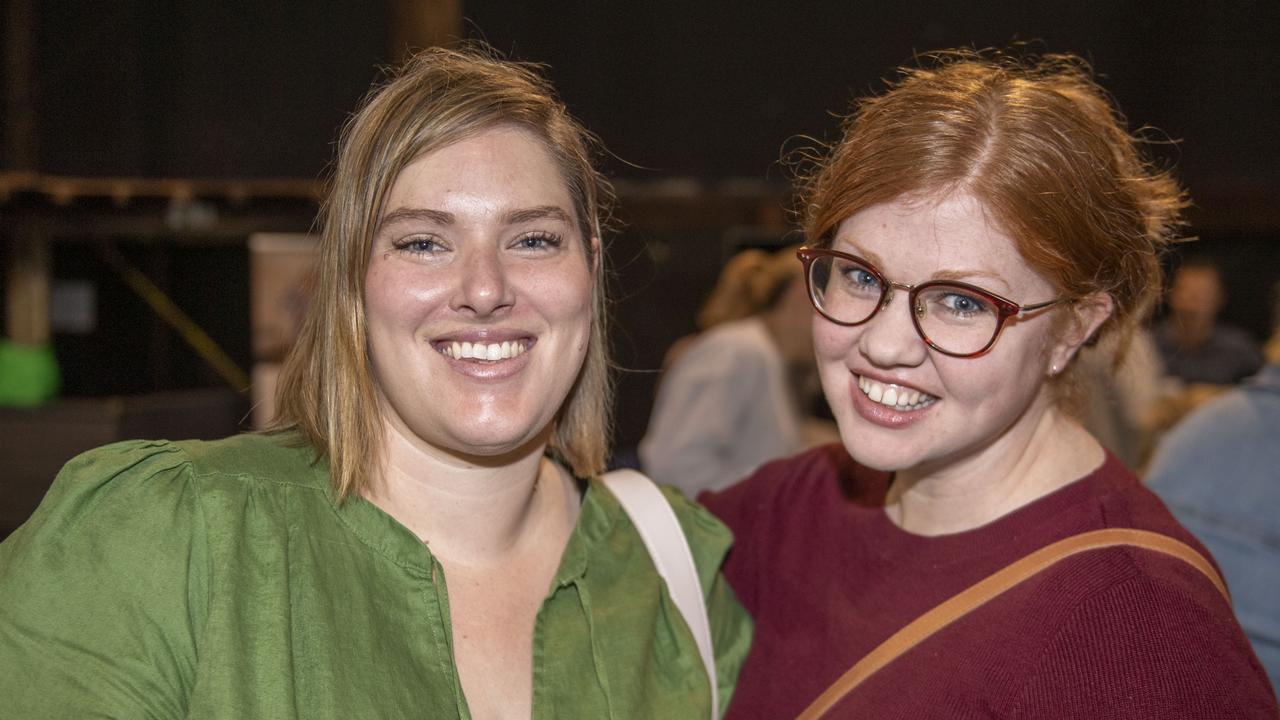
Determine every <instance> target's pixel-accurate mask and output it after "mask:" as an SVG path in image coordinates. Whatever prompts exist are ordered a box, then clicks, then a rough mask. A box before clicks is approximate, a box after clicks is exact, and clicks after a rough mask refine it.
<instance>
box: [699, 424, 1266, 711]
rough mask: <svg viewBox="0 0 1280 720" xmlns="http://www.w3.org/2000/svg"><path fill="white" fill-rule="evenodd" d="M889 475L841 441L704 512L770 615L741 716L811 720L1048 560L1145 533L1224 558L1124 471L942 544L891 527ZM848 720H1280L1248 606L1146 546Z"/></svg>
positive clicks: (934, 655)
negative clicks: (730, 540) (847, 678)
mask: <svg viewBox="0 0 1280 720" xmlns="http://www.w3.org/2000/svg"><path fill="white" fill-rule="evenodd" d="M889 479H890V478H889V475H887V474H885V473H880V472H875V471H871V470H868V469H867V468H864V467H861V466H859V465H857V463H855V462H854V461H853V460H852V458H850V457H849V455H848V454H847V452H846V451H845V450H844V448H843V447H840V446H827V447H823V448H818V449H816V450H813V451H810V452H807V453H804V454H802V455H799V456H796V457H794V458H791V459H787V460H781V461H777V462H774V463H770V464H768V465H765V466H763V467H762V468H761V469H760V470H758V471H757V472H756V473H755V474H754V475H752V476H751V477H750V478H748V479H747V480H746V481H744V482H743V483H741V484H739V485H737V486H735V487H732V488H730V489H728V490H726V491H723V492H721V493H717V494H704V495H703V496H702V498H701V499H702V501H703V502H704V504H706V506H707V507H709V508H710V509H711V510H712V512H713V513H715V514H716V515H717V516H719V517H720V518H721V519H722V520H723V521H724V522H725V523H726V524H728V525H729V527H730V528H731V529H732V530H733V531H734V534H735V536H736V538H737V542H736V545H735V547H734V549H733V551H732V552H731V553H730V557H729V560H728V562H727V565H726V576H727V577H728V579H729V582H730V584H731V585H732V586H733V588H734V590H735V591H736V592H737V594H738V596H739V598H740V599H741V600H742V602H743V603H744V604H745V605H746V607H747V609H748V610H749V611H750V612H751V614H752V615H753V616H754V617H755V619H756V628H757V629H756V637H755V644H754V646H753V647H752V649H751V653H750V655H749V656H748V659H747V663H746V666H745V667H744V669H743V672H742V675H741V677H740V679H739V685H738V690H737V694H736V695H735V697H734V702H733V705H732V707H731V708H730V710H729V713H728V715H727V720H749V719H754V718H760V719H765V718H768V719H770V720H776V719H777V718H791V717H795V716H796V715H797V714H798V713H799V712H800V711H801V710H802V709H804V708H805V707H806V706H807V705H808V704H809V703H810V702H812V700H813V699H814V698H816V697H817V696H818V695H819V694H820V693H822V691H823V690H824V689H826V688H827V687H828V686H829V685H830V684H831V683H832V682H833V681H835V680H836V679H837V678H838V677H840V675H841V674H843V673H844V671H845V670H846V669H848V668H849V667H850V666H851V665H853V664H854V663H855V662H856V661H857V660H859V659H860V658H862V657H863V656H864V655H866V654H867V653H868V652H870V651H871V650H872V649H873V648H875V647H876V646H877V645H879V644H880V643H881V642H882V641H884V640H885V639H886V638H888V637H889V636H890V635H891V634H893V633H894V632H896V631H897V630H898V629H899V628H901V627H903V626H904V625H906V624H907V623H909V622H911V621H912V620H914V619H915V618H916V617H918V616H920V615H921V614H923V613H924V612H926V611H928V610H929V609H931V608H933V607H934V606H935V605H937V604H939V603H941V602H942V601H944V600H946V599H947V598H949V597H951V596H953V595H955V594H956V593H958V592H960V591H961V590H963V589H965V588H967V587H969V586H970V585H972V584H973V583H975V582H977V581H979V580H981V579H983V578H985V577H987V576H988V575H990V574H991V573H993V572H995V571H997V570H999V569H1001V568H1003V567H1004V566H1006V565H1008V564H1009V563H1011V562H1013V561H1014V560H1017V559H1019V558H1021V557H1023V556H1025V555H1027V554H1028V553H1030V552H1032V551H1033V550H1035V549H1038V548H1040V547H1043V546H1045V545H1048V544H1049V543H1051V542H1053V541H1055V540H1058V539H1061V538H1064V537H1067V536H1070V535H1074V534H1077V533H1081V532H1086V531H1089V530H1096V529H1101V528H1138V529H1143V530H1150V531H1155V532H1159V533H1164V534H1167V535H1170V536H1172V537H1174V538H1177V539H1179V540H1181V541H1183V542H1185V543H1187V544H1189V545H1191V546H1192V547H1193V548H1195V549H1197V550H1199V551H1200V552H1202V553H1204V554H1205V555H1206V556H1208V552H1207V551H1206V550H1205V549H1204V547H1203V546H1202V545H1200V543H1199V542H1198V541H1196V540H1195V538H1193V537H1192V536H1191V535H1190V534H1189V533H1188V532H1187V531H1186V530H1185V529H1183V528H1182V526H1181V525H1179V524H1178V523H1177V521H1176V520H1174V519H1173V517H1172V516H1171V515H1170V514H1169V512H1168V511H1167V510H1166V509H1165V507H1164V505H1163V504H1162V503H1161V502H1160V500H1159V499H1158V498H1156V497H1155V496H1154V495H1153V494H1152V493H1151V492H1149V491H1148V490H1146V489H1145V488H1144V487H1142V485H1141V484H1140V483H1139V481H1138V480H1137V478H1136V477H1135V476H1134V475H1133V474H1132V473H1131V472H1130V471H1128V470H1127V469H1126V468H1125V467H1124V466H1123V465H1122V464H1121V463H1120V462H1119V461H1118V460H1116V459H1115V458H1114V457H1113V456H1110V455H1109V456H1108V457H1107V459H1106V461H1105V462H1104V463H1103V464H1102V465H1101V466H1100V467H1099V468H1098V469H1096V470H1095V471H1093V472H1092V473H1090V474H1089V475H1087V476H1085V477H1083V478H1080V479H1078V480H1076V481H1075V482H1073V483H1071V484H1069V485H1067V486H1065V487H1063V488H1061V489H1059V490H1057V491H1055V492H1053V493H1051V494H1049V495H1047V496H1045V497H1043V498H1040V499H1039V500H1037V501H1035V502H1032V503H1030V504H1028V505H1026V506H1024V507H1022V508H1020V509H1018V510H1016V511H1014V512H1012V513H1009V514H1007V515H1005V516H1004V517H1001V518H999V519H997V520H995V521H993V522H991V523H989V524H987V525H985V526H982V527H979V528H976V529H973V530H969V531H965V532H960V533H955V534H951V535H943V536H936V537H925V536H920V535H915V534H912V533H909V532H906V531H904V530H903V529H901V528H899V527H897V526H896V525H894V524H893V522H891V521H890V520H889V518H888V516H887V515H886V514H885V511H884V499H885V494H886V491H887V489H888V484H889ZM827 717H828V718H910V719H911V720H927V719H929V718H948V719H951V720H955V719H958V718H1080V719H1081V720H1083V719H1085V718H1088V719H1089V720H1107V719H1109V718H1116V719H1117V720H1118V719H1120V718H1124V719H1126V720H1135V719H1142V718H1205V719H1208V718H1275V717H1277V709H1276V699H1275V694H1274V692H1273V690H1272V689H1271V687H1270V685H1269V683H1268V681H1267V679H1266V676H1265V674H1264V672H1263V670H1262V668H1261V666H1260V665H1259V663H1258V661H1257V659H1256V657H1255V656H1254V654H1253V652H1252V651H1251V650H1250V648H1249V644H1248V642H1247V641H1246V640H1245V637H1244V635H1243V634H1242V632H1241V630H1240V627H1239V625H1238V624H1237V622H1236V620H1235V617H1234V616H1233V614H1232V611H1231V608H1230V606H1229V604H1228V603H1227V601H1226V600H1225V599H1224V598H1223V597H1222V596H1221V595H1220V594H1219V593H1218V591H1217V590H1216V589H1215V588H1214V586H1213V585H1212V584H1211V583H1210V582H1209V580H1208V579H1206V578H1205V577H1204V576H1203V575H1202V574H1201V573H1200V572H1199V571H1197V570H1195V569H1194V568H1192V567H1191V566H1190V565H1188V564H1186V563H1185V562H1183V561H1181V560H1178V559H1174V558H1172V557H1168V556H1165V555H1162V554H1158V553H1155V552H1152V551H1147V550H1141V549H1136V548H1131V547H1119V548H1112V549H1104V550H1094V551H1090V552H1087V553H1084V554H1082V555H1079V556H1075V557H1072V558H1069V559H1067V560H1064V561H1062V562H1060V563H1058V564H1057V565H1055V566H1053V567H1052V568H1050V569H1048V570H1046V571H1045V572H1042V573H1040V574H1039V575H1037V576H1035V577H1033V578H1032V579H1030V580H1028V581H1026V582H1024V583H1023V584H1021V585H1019V586H1018V587H1016V588H1014V589H1012V590H1010V591H1008V592H1007V593H1005V594H1004V595H1002V596H1000V597H998V598H996V599H995V600H993V601H991V602H990V603H988V604H987V605H985V606H983V607H982V608H979V609H978V610H976V611H975V612H973V613H971V614H970V615H968V616H966V617H964V618H962V619H960V620H958V621H957V622H955V623H953V624H952V625H950V626H949V627H947V628H945V629H943V630H941V631H940V632H939V633H937V634H936V635H934V636H933V637H931V638H929V639H928V640H926V641H925V642H924V643H923V644H921V645H919V646H917V647H915V648H914V649H912V650H910V651H909V652H908V653H907V654H906V655H904V656H902V657H900V658H898V659H897V660H895V661H894V662H893V663H891V664H890V665H888V666H887V667H885V668H883V669H881V670H880V671H879V672H878V673H876V674H875V675H873V676H872V677H870V678H869V679H868V680H867V681H866V682H865V683H864V684H863V685H861V686H859V687H858V688H857V689H855V690H854V692H853V693H851V694H850V695H849V696H847V697H846V698H845V699H844V700H843V701H842V702H841V703H840V704H839V705H838V706H836V707H835V708H834V709H833V710H832V711H831V712H830V713H828V715H827Z"/></svg>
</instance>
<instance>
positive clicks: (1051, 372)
mask: <svg viewBox="0 0 1280 720" xmlns="http://www.w3.org/2000/svg"><path fill="white" fill-rule="evenodd" d="M1057 374H1058V363H1054V364H1052V365H1050V366H1049V375H1050V376H1051V377H1052V376H1054V375H1057Z"/></svg>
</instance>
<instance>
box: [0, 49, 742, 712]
mask: <svg viewBox="0 0 1280 720" xmlns="http://www.w3.org/2000/svg"><path fill="white" fill-rule="evenodd" d="M592 148H593V143H592V141H591V139H590V136H589V135H587V133H586V132H585V130H584V129H583V128H582V127H581V126H579V125H578V124H577V123H576V122H575V121H574V120H573V119H572V118H571V117H570V116H569V115H568V112H567V111H566V109H565V107H564V106H563V105H562V104H561V103H560V101H558V100H557V99H556V98H555V97H554V94H553V91H552V89H551V87H550V86H549V84H548V83H547V82H546V81H545V80H544V79H543V78H542V77H541V76H540V75H539V74H538V73H537V72H536V71H535V70H534V69H533V68H530V67H528V66H525V65H520V64H516V63H510V62H505V61H502V60H500V59H497V58H496V57H494V56H493V55H492V54H491V53H490V52H488V51H485V50H483V49H479V48H475V49H468V50H464V51H450V50H443V49H433V50H428V51H425V52H423V53H421V54H420V55H418V56H417V57H416V58H414V59H413V60H411V61H410V62H409V63H407V64H406V65H405V66H404V67H403V68H402V69H401V71H400V72H399V73H398V74H397V75H396V76H395V77H393V78H392V79H390V81H389V82H388V83H387V84H385V85H383V86H381V87H379V88H377V89H376V90H375V91H374V92H373V93H372V94H371V95H370V96H369V97H368V99H367V101H366V103H365V104H364V106H363V107H362V109H361V110H360V111H359V112H358V113H357V114H356V115H355V116H354V117H353V118H352V119H351V120H350V122H349V123H348V125H347V126H346V128H345V130H344V131H343V135H342V138H341V141H340V143H339V150H338V158H337V162H336V165H335V168H334V171H333V175H332V178H331V180H330V183H329V187H328V193H327V197H326V199H325V202H324V204H323V209H322V217H321V223H320V224H321V247H320V257H319V264H318V268H317V270H318V272H317V282H316V293H317V295H316V299H315V301H314V303H313V304H312V306H311V308H310V310H309V313H308V316H307V319H306V321H305V323H304V326H303V328H302V331H301V334H300V337H299V339H298V343H297V345H296V346H295V348H294V350H293V352H292V354H291V355H290V356H289V359H288V360H287V362H286V365H285V368H284V371H283V374H282V378H281V382H280V388H279V404H278V407H279V409H280V423H281V427H280V429H279V430H278V431H276V432H274V433H267V434H251V435H241V436H237V437H232V438H227V439H224V440H220V441H216V442H194V441H187V442H170V441H164V440H152V441H147V440H143V441H130V442H124V443H118V444H115V445H110V446H107V447H104V448H100V449H97V450H93V451H90V452H88V453H86V454H84V455H81V456H80V457H78V458H76V459H74V460H72V461H71V462H70V463H68V464H67V466H66V467H65V468H64V469H63V471H62V472H61V473H60V474H59V476H58V478H57V480H56V481H55V482H54V485H53V487H52V488H51V489H50V491H49V493H48V495H47V497H46V498H45V500H44V502H43V503H42V504H41V506H40V508H39V509H38V510H37V511H36V513H35V515H34V516H33V517H32V518H31V519H30V520H29V521H28V522H27V523H26V524H24V525H23V526H22V527H20V528H19V529H18V530H17V532H15V533H14V534H13V535H12V536H11V537H10V538H9V539H8V540H6V541H5V542H4V543H3V544H2V545H0V608H3V610H2V611H0V715H4V716H5V717H15V718H84V717H120V718H141V717H148V718H175V719H176V718H187V717H200V718H229V719H230V718H237V719H238V718H273V719H274V718H307V719H308V720H311V719H316V718H343V719H347V718H375V717H377V718H407V717H431V718H453V719H455V720H457V719H460V718H477V719H481V718H489V719H491V718H557V719H560V718H583V719H587V718H591V719H592V720H594V719H595V718H601V717H606V716H608V717H615V718H621V717H628V718H655V717H670V718H701V717H708V716H710V715H711V713H712V712H713V708H712V698H713V697H714V693H713V692H712V687H711V685H710V683H709V682H708V675H709V673H708V672H706V670H705V669H704V667H703V662H702V659H701V657H700V654H699V649H698V648H697V647H696V644H695V639H694V637H693V636H692V634H691V633H690V630H689V629H688V626H687V625H686V623H685V622H684V621H683V620H682V618H681V613H680V612H679V611H678V610H677V609H676V608H675V607H674V606H673V605H672V601H671V598H670V595H669V593H668V592H667V591H666V590H665V589H664V585H663V582H662V580H661V579H660V578H659V576H658V575H657V573H656V572H655V570H654V564H653V562H652V560H651V559H650V556H649V554H648V552H647V551H646V548H645V545H644V544H643V543H642V541H641V538H640V536H639V534H638V533H637V531H636V529H635V527H634V526H633V525H632V524H631V523H630V522H629V521H628V519H627V516H626V515H625V514H624V512H623V510H622V508H621V506H620V505H619V502H618V500H617V498H616V497H615V496H614V495H613V494H612V493H611V492H610V491H609V490H608V489H607V488H606V487H604V485H603V484H602V483H601V482H600V481H599V475H600V473H601V471H602V470H603V466H604V459H605V455H606V449H607V444H608V438H609V428H610V422H611V416H610V413H611V402H610V396H611V391H610V379H609V377H608V353H607V350H606V334H605V314H604V308H605V297H604V282H603V277H604V258H603V249H602V245H601V243H602V237H601V236H602V213H604V211H605V209H606V207H607V201H608V200H609V199H610V197H611V193H610V190H609V188H608V184H607V182H606V181H605V180H604V178H603V177H601V176H600V175H599V174H598V172H597V171H596V170H595V168H594V167H593V164H592V156H593V149H592ZM668 500H669V502H670V504H671V506H672V510H673V511H674V513H675V516H676V520H677V521H678V523H679V526H680V529H681V530H683V532H684V534H685V536H686V538H687V540H688V542H689V545H690V547H691V550H692V556H693V557H692V562H693V564H694V565H696V572H697V583H698V586H699V587H697V588H694V590H693V592H694V594H695V597H697V592H698V590H699V589H700V590H701V591H702V594H703V595H704V596H705V597H704V600H705V605H706V610H707V614H708V615H709V618H710V627H711V634H712V637H713V639H714V653H715V655H714V667H715V670H716V674H717V676H718V678H719V693H720V694H719V696H720V698H721V699H722V700H723V701H727V699H728V698H729V696H730V695H731V691H732V688H733V683H734V679H735V677H736V675H737V671H738V668H739V666H740V664H741V662H742V659H743V657H744V655H745V653H746V649H747V645H748V644H749V641H750V621H749V619H748V618H747V617H746V615H745V614H744V613H743V611H742V608H741V606H739V605H738V603H737V601H736V600H735V599H734V597H733V594H732V592H731V591H730V590H729V588H728V586H727V585H726V584H725V583H724V582H723V580H722V578H721V575H720V573H719V567H720V563H721V560H722V558H723V556H724V554H725V552H726V551H727V549H728V546H729V543H730V536H729V533H728V532H727V531H726V530H725V528H724V527H723V526H722V525H720V524H719V523H718V522H717V521H716V520H715V519H713V518H712V517H710V515H709V514H707V513H706V511H704V510H702V509H701V508H699V507H697V506H695V505H693V504H692V503H690V502H688V501H686V500H684V499H683V498H681V497H679V495H678V493H674V492H670V493H668ZM659 502H661V500H659Z"/></svg>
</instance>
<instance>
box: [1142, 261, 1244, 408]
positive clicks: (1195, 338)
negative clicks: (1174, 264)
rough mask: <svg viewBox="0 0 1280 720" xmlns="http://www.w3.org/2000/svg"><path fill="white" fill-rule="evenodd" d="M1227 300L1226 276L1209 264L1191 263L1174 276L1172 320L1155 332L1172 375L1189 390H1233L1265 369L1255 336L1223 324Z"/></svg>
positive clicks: (1170, 304) (1169, 300) (1170, 297)
mask: <svg viewBox="0 0 1280 720" xmlns="http://www.w3.org/2000/svg"><path fill="white" fill-rule="evenodd" d="M1226 301H1227V296H1226V290H1225V288H1224V287H1223V282H1222V271H1221V270H1219V268H1218V266H1217V265H1216V264H1214V263H1213V262H1211V261H1209V260H1208V259H1206V258H1201V257H1191V258H1188V259H1186V260H1185V261H1183V262H1182V264H1181V265H1179V266H1178V269H1177V270H1176V271H1174V274H1173V280H1172V281H1171V282H1170V285H1169V294H1168V298H1167V303H1166V304H1167V306H1168V316H1167V317H1166V318H1165V319H1164V321H1162V322H1160V323H1159V324H1157V325H1156V329H1155V340H1156V347H1158V348H1159V349H1160V356H1161V360H1162V362H1163V363H1164V369H1165V373H1166V374H1167V375H1169V376H1170V377H1173V378H1176V379H1177V380H1179V381H1181V382H1182V383H1183V384H1184V385H1191V384H1197V383H1201V384H1210V385H1234V384H1236V383H1238V382H1240V381H1241V380H1243V379H1245V378H1247V377H1249V376H1250V375H1252V374H1254V373H1255V372H1257V371H1258V368H1260V367H1262V363H1263V357H1262V351H1261V350H1260V349H1259V347H1258V342H1257V341H1256V340H1254V338H1253V336H1251V335H1250V334H1249V333H1248V331H1246V330H1244V329H1243V328H1238V327H1235V326H1234V325H1228V324H1226V323H1223V322H1220V321H1219V320H1218V315H1219V314H1221V312H1222V308H1223V306H1224V305H1225V304H1226Z"/></svg>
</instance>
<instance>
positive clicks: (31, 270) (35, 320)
mask: <svg viewBox="0 0 1280 720" xmlns="http://www.w3.org/2000/svg"><path fill="white" fill-rule="evenodd" d="M11 238H12V240H13V244H12V246H11V247H10V255H9V268H8V278H7V280H8V282H6V283H5V284H6V287H7V292H6V298H5V308H6V315H7V317H6V318H5V320H6V322H5V334H6V335H7V336H8V337H9V339H10V340H12V341H13V342H15V343H19V344H22V345H29V346H32V347H38V346H40V345H44V344H45V343H47V342H49V276H50V274H51V273H52V268H53V260H52V257H51V253H50V251H49V243H48V241H47V239H46V238H45V237H44V236H42V235H40V234H39V233H36V232H32V231H30V230H29V229H22V228H15V229H14V231H13V234H12V235H11Z"/></svg>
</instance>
